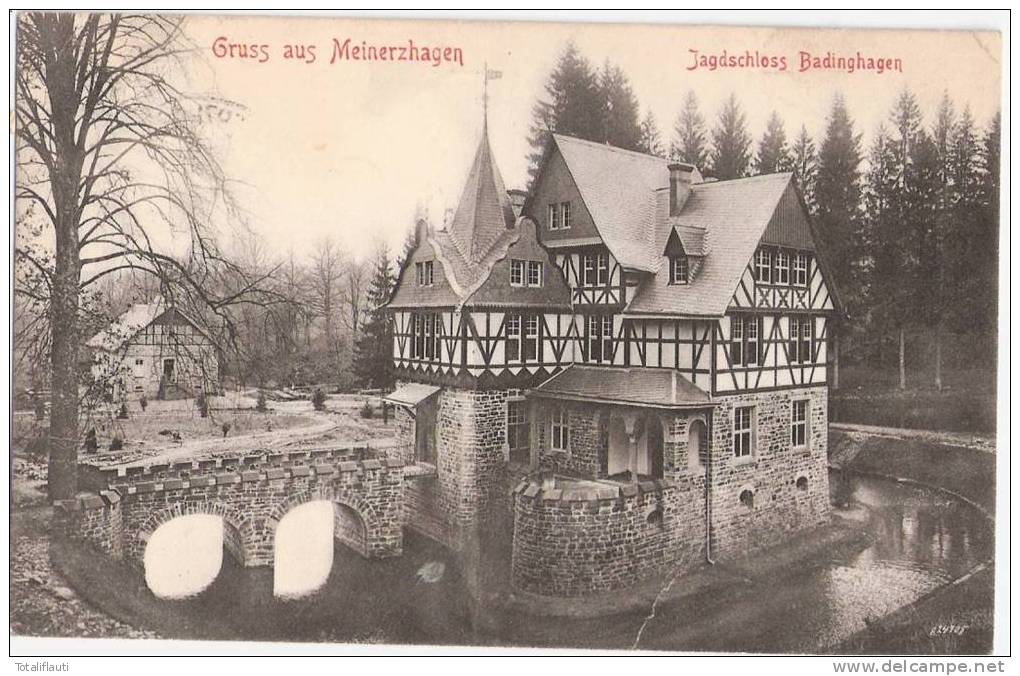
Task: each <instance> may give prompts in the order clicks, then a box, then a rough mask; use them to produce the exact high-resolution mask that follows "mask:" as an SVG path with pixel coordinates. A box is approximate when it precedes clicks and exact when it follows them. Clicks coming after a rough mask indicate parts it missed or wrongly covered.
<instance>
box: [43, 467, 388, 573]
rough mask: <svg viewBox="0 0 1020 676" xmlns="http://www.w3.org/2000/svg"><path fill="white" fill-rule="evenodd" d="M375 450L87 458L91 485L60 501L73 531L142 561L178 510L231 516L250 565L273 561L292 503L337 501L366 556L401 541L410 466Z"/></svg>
mask: <svg viewBox="0 0 1020 676" xmlns="http://www.w3.org/2000/svg"><path fill="white" fill-rule="evenodd" d="M370 453H371V452H370V451H368V450H367V449H330V450H322V451H305V452H298V453H290V454H286V455H284V454H275V455H273V454H264V455H252V456H249V457H245V458H224V459H220V460H204V461H199V462H194V463H192V462H185V463H177V464H174V465H152V466H148V467H129V468H127V469H126V470H123V469H121V470H118V469H116V468H114V469H105V470H104V469H100V468H97V467H95V466H91V465H82V466H81V473H82V477H83V479H82V482H83V484H84V485H86V486H88V487H89V488H90V489H92V490H91V491H90V492H87V493H84V494H81V495H79V496H78V497H77V498H75V499H74V500H64V501H58V502H57V503H55V507H56V508H57V510H58V512H60V513H62V515H63V518H64V524H65V528H66V531H65V532H66V533H67V534H68V535H69V536H71V537H75V538H80V539H84V540H86V541H88V542H90V543H92V544H94V545H96V546H98V548H99V549H101V550H102V551H104V552H105V553H107V554H109V555H110V556H112V557H114V558H125V559H128V560H129V561H132V562H134V563H138V564H142V562H143V560H144V556H145V547H146V545H147V544H148V540H149V537H150V536H151V535H152V534H153V533H154V532H155V531H156V529H157V528H159V527H160V526H161V525H162V524H164V523H166V522H168V521H171V520H173V519H175V518H177V517H180V516H187V515H191V514H210V515H215V516H219V517H221V518H222V520H223V539H224V546H225V547H226V549H227V550H228V551H229V552H230V553H231V554H232V555H233V556H234V558H235V559H236V560H237V561H238V562H239V563H241V564H242V565H244V566H271V565H272V564H273V557H274V546H275V536H276V527H277V525H278V524H279V522H280V520H281V519H283V517H284V516H285V515H286V514H287V512H289V511H290V510H291V509H293V508H294V507H297V506H298V505H301V504H304V503H306V502H310V501H313V500H328V501H330V502H332V503H333V505H334V515H335V517H334V524H335V526H334V535H335V537H336V538H337V539H338V540H340V541H341V542H343V543H344V544H346V545H348V546H350V547H351V548H352V549H354V550H355V551H357V552H358V553H360V554H361V555H362V556H365V557H366V558H385V557H391V556H399V555H400V554H401V553H402V547H403V533H402V526H403V521H404V518H403V509H404V499H403V498H404V496H403V488H404V485H403V484H404V467H403V463H402V462H400V461H398V460H393V459H387V458H375V457H370V455H369V454H370Z"/></svg>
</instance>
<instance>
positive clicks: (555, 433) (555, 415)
mask: <svg viewBox="0 0 1020 676" xmlns="http://www.w3.org/2000/svg"><path fill="white" fill-rule="evenodd" d="M549 445H550V446H551V447H552V449H553V450H554V451H569V450H570V427H569V426H568V425H567V410H566V409H565V408H554V409H553V410H552V415H551V417H550V425H549Z"/></svg>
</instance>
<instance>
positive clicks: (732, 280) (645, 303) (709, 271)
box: [624, 173, 794, 316]
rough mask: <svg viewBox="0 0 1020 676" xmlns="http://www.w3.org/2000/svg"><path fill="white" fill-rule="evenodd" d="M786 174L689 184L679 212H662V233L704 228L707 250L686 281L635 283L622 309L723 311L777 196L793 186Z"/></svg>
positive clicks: (693, 312) (708, 313) (661, 278)
mask: <svg viewBox="0 0 1020 676" xmlns="http://www.w3.org/2000/svg"><path fill="white" fill-rule="evenodd" d="M792 177H793V175H792V174H790V173H781V174H767V175H764V176H754V177H752V178H740V179H734V180H732V181H716V182H711V183H700V184H697V185H694V186H692V187H691V194H690V197H688V199H687V202H686V203H685V204H684V207H683V209H682V210H681V211H680V215H679V216H674V217H667V218H666V219H665V223H664V224H663V225H664V226H665V229H666V231H667V232H669V231H670V230H676V231H678V233H679V232H683V231H684V230H685V229H688V228H704V229H705V233H706V236H707V238H708V240H709V242H710V243H711V247H710V248H711V251H710V252H709V254H708V255H706V256H705V259H704V262H703V264H702V266H701V268H700V269H699V270H698V273H697V274H696V275H695V276H694V279H693V280H692V281H691V282H690V283H689V284H686V285H670V284H669V283H668V279H667V275H651V276H649V277H648V278H647V279H645V280H644V282H643V283H642V284H641V285H640V286H639V287H638V289H637V292H636V293H635V294H634V297H633V299H632V300H631V302H630V303H629V304H628V305H627V307H626V308H625V310H624V311H625V312H626V313H631V314H641V313H648V314H659V313H668V314H690V315H703V316H721V315H723V314H725V312H726V308H727V306H728V305H729V302H730V299H731V298H732V296H733V292H734V290H735V289H736V288H737V285H738V284H739V283H740V277H741V276H742V275H743V274H744V270H745V269H747V265H748V263H749V262H750V261H751V257H752V256H753V255H754V252H755V249H756V248H757V247H758V242H759V240H761V238H762V235H763V234H764V233H765V229H766V228H767V227H768V225H769V223H770V221H771V220H772V216H773V214H774V213H775V211H776V207H777V205H778V204H779V201H780V199H782V197H783V195H784V193H786V191H787V190H793V189H794V188H793V185H792ZM685 248H686V247H685ZM660 251H661V250H660ZM664 262H665V258H662V257H660V258H659V260H658V261H657V263H656V268H655V269H656V271H657V270H658V268H659V267H660V266H662V265H663V264H664Z"/></svg>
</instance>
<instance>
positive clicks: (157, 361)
mask: <svg viewBox="0 0 1020 676" xmlns="http://www.w3.org/2000/svg"><path fill="white" fill-rule="evenodd" d="M86 345H87V347H88V348H89V349H90V350H91V351H92V377H93V380H94V381H95V382H96V383H98V384H99V385H101V386H102V387H104V388H105V389H106V390H107V392H109V393H110V394H111V395H112V396H113V397H114V399H115V400H121V399H124V398H128V397H131V398H140V397H142V396H145V397H148V398H157V397H175V396H196V395H197V394H199V393H201V392H216V391H218V390H219V356H218V352H217V348H216V344H215V343H214V342H213V341H212V339H210V338H209V336H208V335H207V334H206V332H205V331H203V330H202V329H201V328H200V327H199V326H198V324H197V323H196V322H195V321H194V320H192V319H191V318H189V317H188V316H187V315H186V314H184V312H182V311H181V310H180V309H178V308H177V307H174V306H173V305H169V304H167V303H165V302H164V301H163V300H162V299H157V300H156V301H154V302H152V303H137V304H135V305H132V306H131V308H130V309H128V310H127V311H126V312H125V313H124V314H122V315H121V316H120V317H118V318H117V320H116V321H114V322H113V323H111V324H110V326H108V327H107V328H105V329H103V330H102V331H100V332H99V333H97V334H96V335H94V336H93V337H92V338H90V339H89V340H88V342H87V343H86Z"/></svg>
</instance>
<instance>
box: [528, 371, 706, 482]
mask: <svg viewBox="0 0 1020 676" xmlns="http://www.w3.org/2000/svg"><path fill="white" fill-rule="evenodd" d="M526 397H527V402H528V417H529V420H530V421H531V423H532V424H531V429H530V455H529V461H530V466H529V468H530V469H531V470H532V471H538V470H547V471H548V470H551V471H552V472H554V473H555V474H556V475H558V476H561V477H575V478H577V479H591V480H596V481H611V482H614V483H619V482H625V483H636V482H641V481H651V480H655V479H664V478H669V479H676V478H679V476H681V475H686V474H693V473H703V471H704V465H705V464H706V463H707V454H708V445H709V439H710V435H709V425H710V424H711V409H712V406H713V404H712V401H711V397H710V396H709V394H708V393H707V392H705V391H704V390H702V389H701V388H699V387H697V386H695V385H694V384H693V383H691V382H690V380H688V379H687V378H685V377H684V376H683V375H681V374H680V373H679V372H677V371H675V370H670V369H652V368H620V367H596V366H579V365H574V366H570V367H568V368H567V369H565V370H564V371H561V372H560V373H558V374H557V375H555V376H553V377H552V378H550V379H549V380H547V381H545V382H544V383H542V384H541V385H539V386H538V387H536V388H534V389H532V390H529V391H528V392H527V393H526Z"/></svg>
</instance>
